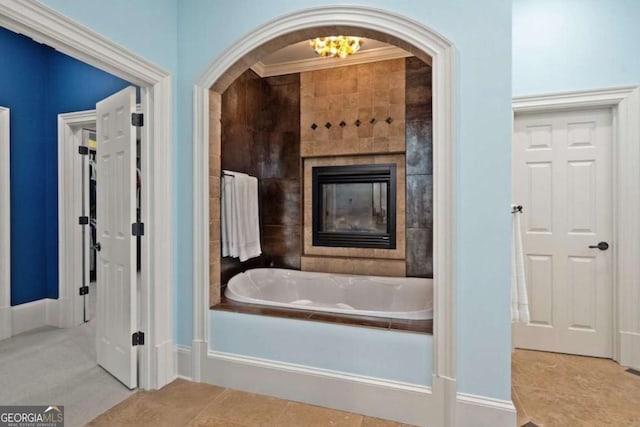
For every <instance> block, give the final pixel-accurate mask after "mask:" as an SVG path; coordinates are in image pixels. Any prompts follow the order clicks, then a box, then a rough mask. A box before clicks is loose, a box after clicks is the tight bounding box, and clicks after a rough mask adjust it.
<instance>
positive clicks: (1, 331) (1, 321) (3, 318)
mask: <svg viewBox="0 0 640 427" xmlns="http://www.w3.org/2000/svg"><path fill="white" fill-rule="evenodd" d="M12 332H13V309H12V308H11V307H10V306H8V307H0V340H3V339H5V338H9V337H10V336H11V335H12Z"/></svg>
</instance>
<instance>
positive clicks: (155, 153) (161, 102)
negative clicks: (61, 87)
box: [0, 0, 176, 389]
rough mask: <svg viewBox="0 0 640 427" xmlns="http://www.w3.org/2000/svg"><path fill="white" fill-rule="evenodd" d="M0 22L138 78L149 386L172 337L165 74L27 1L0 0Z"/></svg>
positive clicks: (169, 370)
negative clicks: (144, 209) (141, 124)
mask: <svg viewBox="0 0 640 427" xmlns="http://www.w3.org/2000/svg"><path fill="white" fill-rule="evenodd" d="M0 26H3V27H5V28H7V29H9V30H11V31H14V32H18V33H21V34H24V35H26V36H27V37H30V38H32V39H34V40H37V41H38V42H40V43H44V44H46V45H48V46H50V47H52V48H54V49H56V50H58V51H60V52H63V53H65V54H67V55H69V56H71V57H73V58H76V59H78V60H80V61H82V62H85V63H87V64H89V65H92V66H94V67H96V68H99V69H101V70H103V71H106V72H108V73H111V74H113V75H115V76H117V77H120V78H122V79H124V80H127V81H129V82H130V83H132V84H135V85H138V86H139V87H140V92H141V104H142V110H143V113H144V115H145V116H146V117H145V126H144V127H143V128H142V144H143V153H142V154H143V157H144V162H145V163H143V177H142V179H143V181H144V182H145V183H146V184H147V185H146V188H145V190H146V192H145V191H143V194H142V197H143V198H144V205H145V206H149V209H147V211H146V212H143V218H142V221H143V222H145V223H146V227H145V228H146V235H145V238H144V239H142V251H143V255H144V256H143V258H142V283H141V287H140V301H139V313H140V314H139V319H140V324H139V329H140V330H142V331H144V332H145V345H144V346H141V347H140V351H139V367H138V372H139V378H140V381H139V386H140V388H143V389H155V388H160V387H162V386H164V385H165V384H168V383H169V382H171V381H172V380H173V379H174V378H176V365H175V356H174V338H173V318H174V313H173V303H172V300H173V289H174V283H173V217H172V211H173V170H172V159H171V152H172V115H171V110H172V105H173V104H172V76H171V74H169V73H168V72H167V71H165V70H163V69H162V68H160V67H158V66H156V65H154V64H153V63H151V62H149V61H147V60H146V59H143V58H142V57H140V56H138V55H136V54H134V53H132V52H130V51H129V50H127V49H125V48H123V47H122V46H119V45H117V44H115V43H114V42H112V41H110V40H109V39H107V38H105V37H104V36H102V35H100V34H98V33H96V32H94V31H92V30H90V29H88V28H87V27H86V26H84V25H81V24H78V23H77V22H75V21H73V20H71V19H69V18H67V17H65V16H64V15H62V14H60V13H58V12H56V11H55V10H53V9H51V8H50V7H48V6H46V5H44V4H42V3H41V2H35V1H22V0H3V1H2V2H0Z"/></svg>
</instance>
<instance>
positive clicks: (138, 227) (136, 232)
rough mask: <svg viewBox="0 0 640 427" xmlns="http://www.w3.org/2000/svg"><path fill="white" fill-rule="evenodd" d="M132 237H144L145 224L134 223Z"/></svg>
mask: <svg viewBox="0 0 640 427" xmlns="http://www.w3.org/2000/svg"><path fill="white" fill-rule="evenodd" d="M131 235H132V236H144V222H134V223H133V224H131Z"/></svg>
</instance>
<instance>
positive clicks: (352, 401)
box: [177, 348, 438, 426]
mask: <svg viewBox="0 0 640 427" xmlns="http://www.w3.org/2000/svg"><path fill="white" fill-rule="evenodd" d="M177 353H178V375H179V376H180V377H183V378H190V377H191V375H190V374H191V373H190V372H189V371H188V369H189V367H191V366H192V363H191V361H190V360H189V358H190V356H191V353H190V351H189V350H188V349H187V348H178V349H177ZM201 376H202V381H204V382H207V383H210V384H214V385H218V386H221V387H229V388H233V389H236V390H243V391H247V392H251V393H259V394H264V395H268V396H275V397H279V398H282V399H287V400H293V401H297V402H303V403H308V404H313V405H319V406H324V407H327V408H334V409H339V410H342V411H349V412H354V413H358V414H363V415H368V416H372V417H376V418H383V419H387V420H392V421H397V422H402V423H409V424H414V425H421V426H426V425H433V422H432V420H434V419H436V418H435V417H436V414H437V412H436V411H437V410H438V408H436V407H435V404H434V399H433V395H432V393H431V388H430V387H426V386H417V385H414V384H406V383H401V382H394V381H387V380H381V379H377V378H370V377H365V376H359V375H351V374H346V373H343V372H335V371H330V370H324V369H316V368H310V367H307V366H300V365H294V364H290V363H282V362H276V361H271V360H264V359H258V358H252V357H246V356H241V355H235V354H228V353H221V352H209V353H208V355H207V357H206V361H204V362H203V364H202V373H201Z"/></svg>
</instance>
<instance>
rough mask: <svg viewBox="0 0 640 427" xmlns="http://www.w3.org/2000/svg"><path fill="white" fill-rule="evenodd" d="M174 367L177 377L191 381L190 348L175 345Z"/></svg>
mask: <svg viewBox="0 0 640 427" xmlns="http://www.w3.org/2000/svg"><path fill="white" fill-rule="evenodd" d="M176 365H177V367H176V369H177V372H178V378H182V379H183V380H189V381H193V376H192V375H191V348H190V347H187V346H182V345H179V346H177V347H176Z"/></svg>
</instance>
